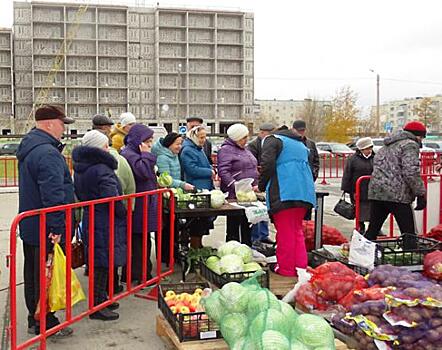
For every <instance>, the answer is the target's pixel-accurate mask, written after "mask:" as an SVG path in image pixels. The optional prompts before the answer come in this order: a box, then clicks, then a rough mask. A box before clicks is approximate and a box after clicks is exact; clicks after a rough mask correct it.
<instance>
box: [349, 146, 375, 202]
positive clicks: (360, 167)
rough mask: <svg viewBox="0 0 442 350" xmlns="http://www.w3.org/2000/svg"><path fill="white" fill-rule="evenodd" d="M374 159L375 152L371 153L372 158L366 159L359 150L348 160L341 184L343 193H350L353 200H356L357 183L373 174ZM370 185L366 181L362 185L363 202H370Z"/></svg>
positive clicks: (361, 197) (361, 198)
mask: <svg viewBox="0 0 442 350" xmlns="http://www.w3.org/2000/svg"><path fill="white" fill-rule="evenodd" d="M373 158H374V152H371V155H370V157H368V158H366V157H364V155H363V154H362V153H361V151H359V150H357V151H356V153H355V154H353V155H352V156H351V157H350V158H349V159H348V160H347V164H345V169H344V175H343V176H342V182H341V190H342V191H344V192H345V193H350V195H351V196H352V198H354V194H355V193H356V181H357V180H358V179H359V178H360V177H361V176H365V175H371V173H372V172H373ZM368 183H369V181H368V180H364V181H362V183H361V187H360V188H361V192H360V193H361V196H360V200H361V201H367V200H368Z"/></svg>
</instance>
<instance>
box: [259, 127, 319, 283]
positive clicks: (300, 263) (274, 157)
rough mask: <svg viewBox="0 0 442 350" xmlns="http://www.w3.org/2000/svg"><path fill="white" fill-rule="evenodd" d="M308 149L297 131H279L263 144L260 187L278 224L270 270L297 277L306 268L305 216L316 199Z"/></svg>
mask: <svg viewBox="0 0 442 350" xmlns="http://www.w3.org/2000/svg"><path fill="white" fill-rule="evenodd" d="M308 154H309V153H308V149H307V148H306V147H305V145H304V144H303V143H302V138H301V136H300V135H299V134H298V133H297V132H296V131H295V130H293V129H292V130H280V131H277V132H275V134H274V135H273V136H269V137H268V138H267V140H266V142H265V144H264V147H263V153H262V159H261V166H262V172H261V176H260V178H259V184H258V186H259V189H260V190H261V191H266V195H267V208H268V210H269V214H270V216H271V218H272V220H273V223H274V224H275V227H276V231H277V234H276V259H277V263H276V265H275V266H272V267H271V269H272V270H273V271H274V272H276V273H277V274H280V275H283V276H296V268H297V267H299V268H306V267H307V251H306V248H305V241H304V233H303V231H302V219H303V218H304V216H305V213H306V212H307V210H308V209H310V208H312V207H313V206H314V205H315V202H316V196H315V185H314V182H313V175H312V171H311V170H310V166H309V162H308Z"/></svg>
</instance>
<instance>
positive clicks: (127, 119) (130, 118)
mask: <svg viewBox="0 0 442 350" xmlns="http://www.w3.org/2000/svg"><path fill="white" fill-rule="evenodd" d="M136 122H137V119H136V118H135V116H134V115H133V114H132V113H131V112H124V113H121V115H120V124H121V126H122V127H124V126H126V125H129V124H133V123H136Z"/></svg>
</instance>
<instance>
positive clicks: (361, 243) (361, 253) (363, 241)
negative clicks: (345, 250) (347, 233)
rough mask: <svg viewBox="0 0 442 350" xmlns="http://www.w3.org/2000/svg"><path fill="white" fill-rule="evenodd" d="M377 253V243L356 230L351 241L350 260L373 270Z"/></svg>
mask: <svg viewBox="0 0 442 350" xmlns="http://www.w3.org/2000/svg"><path fill="white" fill-rule="evenodd" d="M375 254H376V243H374V242H372V241H369V240H368V239H367V238H365V237H364V236H362V235H361V234H360V233H359V232H358V231H356V230H354V231H353V236H352V237H351V242H350V254H349V257H348V262H349V263H350V264H352V265H357V266H361V267H365V268H367V269H369V270H373V269H374V260H375Z"/></svg>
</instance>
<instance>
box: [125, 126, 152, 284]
mask: <svg viewBox="0 0 442 350" xmlns="http://www.w3.org/2000/svg"><path fill="white" fill-rule="evenodd" d="M124 144H125V147H124V148H123V150H122V151H121V155H122V156H123V157H124V158H126V159H127V161H128V163H129V165H130V167H131V169H132V172H133V174H134V178H135V187H136V192H137V193H139V192H146V191H151V190H155V189H157V188H158V185H157V177H156V174H155V163H156V161H157V157H156V156H155V155H154V154H153V153H152V152H151V150H152V144H153V130H152V129H149V128H148V127H147V126H145V125H142V124H135V125H134V126H133V127H132V128H131V129H130V131H129V133H128V134H127V136H126V137H125V139H124ZM157 202H158V199H157V195H150V196H148V204H147V211H146V209H145V208H144V204H143V203H144V198H143V197H138V198H137V199H136V200H135V209H134V211H133V215H132V276H131V277H132V281H134V282H135V283H136V284H140V283H141V282H142V252H143V223H144V220H146V219H147V224H148V227H147V234H148V236H147V247H146V248H147V260H146V261H147V266H146V268H147V274H148V276H147V279H149V278H151V272H152V263H151V261H150V252H151V245H152V244H151V241H150V232H156V231H157ZM125 278H126V271H123V276H122V279H123V280H124V279H125Z"/></svg>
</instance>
